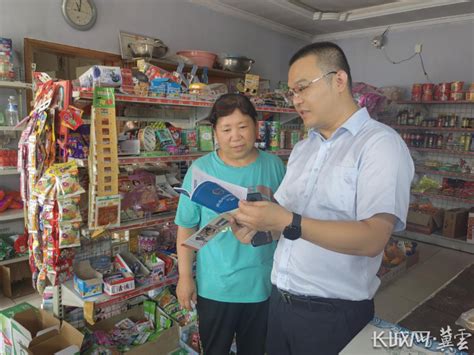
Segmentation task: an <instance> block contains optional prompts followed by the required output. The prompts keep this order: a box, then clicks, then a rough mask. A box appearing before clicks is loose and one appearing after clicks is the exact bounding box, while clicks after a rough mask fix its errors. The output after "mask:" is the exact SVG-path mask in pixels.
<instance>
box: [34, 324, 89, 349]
mask: <svg viewBox="0 0 474 355" xmlns="http://www.w3.org/2000/svg"><path fill="white" fill-rule="evenodd" d="M83 340H84V335H83V334H82V333H81V332H80V331H79V330H77V329H75V328H74V327H73V326H72V325H70V324H69V323H67V322H64V321H63V323H62V325H61V328H60V329H59V330H52V331H49V332H48V333H45V334H43V335H42V336H39V337H37V338H35V339H33V340H32V341H31V343H30V346H29V348H28V349H27V354H28V355H53V354H54V355H76V354H77V355H79V352H80V350H81V345H82V341H83Z"/></svg>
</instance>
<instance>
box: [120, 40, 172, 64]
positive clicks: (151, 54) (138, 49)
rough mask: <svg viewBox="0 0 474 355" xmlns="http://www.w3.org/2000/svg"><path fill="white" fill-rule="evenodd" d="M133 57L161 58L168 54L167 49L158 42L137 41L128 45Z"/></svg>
mask: <svg viewBox="0 0 474 355" xmlns="http://www.w3.org/2000/svg"><path fill="white" fill-rule="evenodd" d="M128 47H129V48H130V50H131V52H132V55H133V57H135V58H137V57H138V58H139V57H145V58H157V59H158V58H161V57H163V56H164V55H165V54H166V53H168V47H167V46H166V45H165V44H164V43H163V42H161V41H160V40H157V39H156V40H148V41H147V40H138V41H136V42H133V43H129V45H128Z"/></svg>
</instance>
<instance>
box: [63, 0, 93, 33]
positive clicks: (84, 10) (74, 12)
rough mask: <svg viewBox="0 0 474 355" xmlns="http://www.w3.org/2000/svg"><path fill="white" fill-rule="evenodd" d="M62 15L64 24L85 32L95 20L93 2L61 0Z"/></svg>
mask: <svg viewBox="0 0 474 355" xmlns="http://www.w3.org/2000/svg"><path fill="white" fill-rule="evenodd" d="M62 13H63V16H64V18H65V20H66V22H67V23H68V24H69V25H70V26H72V27H73V28H75V29H76V30H80V31H87V30H89V29H90V28H92V26H94V24H95V21H96V20H97V8H96V6H95V4H94V1H93V0H63V3H62Z"/></svg>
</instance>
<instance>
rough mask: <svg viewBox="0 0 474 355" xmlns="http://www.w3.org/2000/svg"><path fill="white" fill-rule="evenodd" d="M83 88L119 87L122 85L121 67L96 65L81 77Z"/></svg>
mask: <svg viewBox="0 0 474 355" xmlns="http://www.w3.org/2000/svg"><path fill="white" fill-rule="evenodd" d="M78 79H79V82H80V84H81V87H83V88H92V87H94V86H96V87H101V86H102V87H119V86H121V85H122V72H121V70H120V68H119V67H107V66H104V65H94V66H92V67H90V68H89V69H88V70H86V71H85V72H84V73H83V74H82V75H81V76H79V78H78Z"/></svg>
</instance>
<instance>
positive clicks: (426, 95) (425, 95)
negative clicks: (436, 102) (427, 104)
mask: <svg viewBox="0 0 474 355" xmlns="http://www.w3.org/2000/svg"><path fill="white" fill-rule="evenodd" d="M421 101H433V93H426V92H425V93H423V96H422V97H421Z"/></svg>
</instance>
